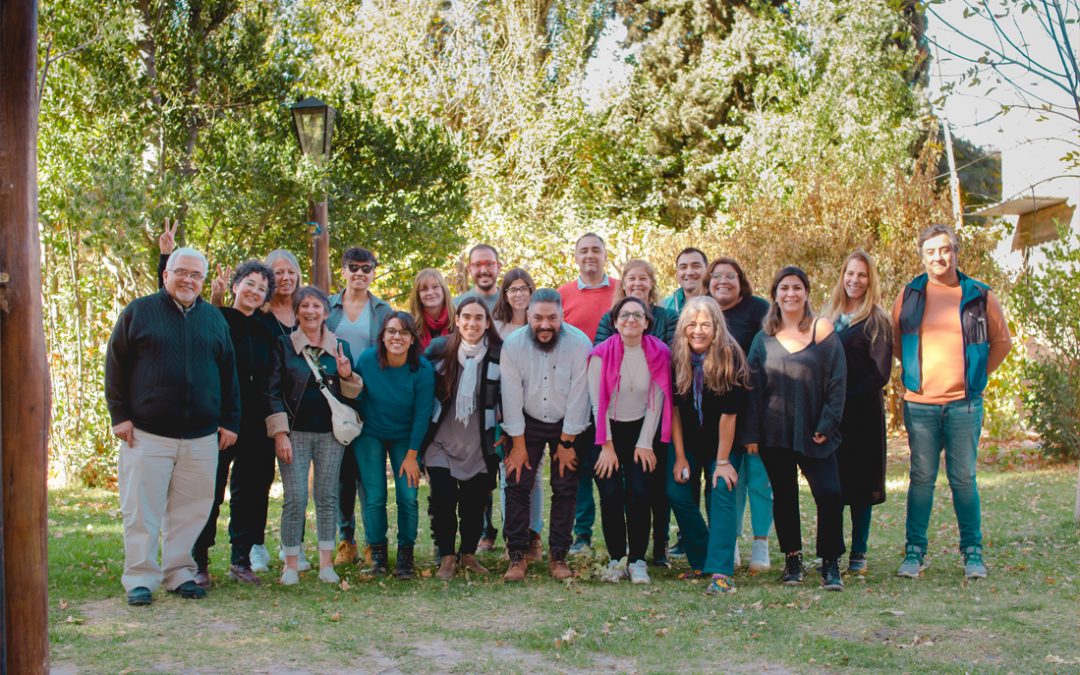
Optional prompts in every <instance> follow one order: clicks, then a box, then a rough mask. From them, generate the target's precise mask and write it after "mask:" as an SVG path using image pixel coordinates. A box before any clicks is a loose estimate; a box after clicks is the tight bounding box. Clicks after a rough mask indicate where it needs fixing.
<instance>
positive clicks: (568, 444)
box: [559, 438, 574, 450]
mask: <svg viewBox="0 0 1080 675" xmlns="http://www.w3.org/2000/svg"><path fill="white" fill-rule="evenodd" d="M559 447H560V448H566V449H567V450H569V449H571V448H573V447H574V442H573V441H571V440H569V439H566V438H560V439H559Z"/></svg>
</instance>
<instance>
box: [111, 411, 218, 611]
mask: <svg viewBox="0 0 1080 675" xmlns="http://www.w3.org/2000/svg"><path fill="white" fill-rule="evenodd" d="M217 462H218V447H217V434H211V435H210V436H203V437H202V438H194V439H191V438H188V439H179V438H166V437H164V436H157V435H155V434H151V433H147V432H145V431H142V430H140V429H136V430H135V445H134V447H132V446H129V445H128V444H127V443H122V444H121V445H120V464H119V474H120V476H119V482H120V512H121V513H122V514H123V516H124V574H123V576H122V577H121V578H120V580H121V582H122V583H123V584H124V589H126V590H129V591H130V590H131V589H133V588H137V587H139V586H145V587H146V588H149V589H150V590H151V591H152V590H154V589H156V588H157V587H158V586H160V585H161V584H162V583H164V584H165V588H167V589H169V590H175V589H176V587H177V586H179V585H180V584H182V583H184V582H185V581H191V580H193V579H194V578H195V572H196V571H197V570H196V568H195V559H194V558H192V556H191V548H192V546H194V545H195V540H196V539H197V538H198V536H199V533H200V532H202V529H203V527H204V526H205V525H206V520H207V518H208V517H209V516H210V508H211V507H212V506H213V504H214V478H215V475H216V472H217ZM159 536H160V538H161V565H160V566H159V565H158V562H157V561H158V538H159Z"/></svg>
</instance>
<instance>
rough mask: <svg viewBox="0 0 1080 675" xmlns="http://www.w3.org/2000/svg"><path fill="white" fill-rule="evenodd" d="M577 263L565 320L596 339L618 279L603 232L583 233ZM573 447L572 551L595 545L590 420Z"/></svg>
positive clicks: (565, 291)
mask: <svg viewBox="0 0 1080 675" xmlns="http://www.w3.org/2000/svg"><path fill="white" fill-rule="evenodd" d="M574 262H576V263H577V266H578V278H577V279H576V280H574V281H571V282H570V283H568V284H563V285H562V286H560V287H559V295H560V296H561V297H562V303H563V320H564V321H566V322H567V323H569V324H571V325H572V326H574V327H575V328H578V329H580V330H581V331H582V332H583V333H585V335H587V336H588V337H589V340H593V339H595V338H596V329H597V327H598V326H599V325H600V319H601V318H602V317H603V316H604V314H606V313H607V312H608V311H610V310H611V305H612V301H613V300H614V299H615V291H616V290H617V289H618V288H619V280H618V279H613V278H611V277H609V276H608V275H607V272H605V271H604V269H605V268H606V267H607V248H606V247H605V246H604V240H603V239H602V238H601V237H600V235H598V234H595V233H593V232H589V233H587V234H583V235H582V236H581V238H580V239H578V240H577V243H576V244H575V245H574ZM574 449H575V450H576V451H577V456H578V458H579V459H580V460H581V468H580V469H579V475H580V476H581V477H582V480H581V482H579V483H578V494H577V509H576V513H575V518H574V543H573V545H572V546H571V547H570V554H571V555H573V554H577V553H581V552H582V551H584V550H585V549H586V548H588V547H590V546H592V529H593V524H594V523H595V522H596V501H595V499H594V498H593V481H592V480H590V478H592V477H594V476H593V475H592V474H593V468H594V466H595V465H596V458H597V450H596V424H595V422H593V423H590V425H589V428H588V429H586V430H585V433H582V434H578V435H577V437H576V439H575V441H574Z"/></svg>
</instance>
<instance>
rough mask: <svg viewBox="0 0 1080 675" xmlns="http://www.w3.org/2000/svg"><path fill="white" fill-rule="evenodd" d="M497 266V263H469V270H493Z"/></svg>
mask: <svg viewBox="0 0 1080 675" xmlns="http://www.w3.org/2000/svg"><path fill="white" fill-rule="evenodd" d="M498 266H499V263H497V262H492V261H487V262H474V263H469V269H474V270H493V269H495V268H496V267H498Z"/></svg>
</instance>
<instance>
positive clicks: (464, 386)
mask: <svg viewBox="0 0 1080 675" xmlns="http://www.w3.org/2000/svg"><path fill="white" fill-rule="evenodd" d="M485 354H487V338H486V337H485V338H483V339H482V340H480V342H478V343H476V344H475V345H470V344H469V343H467V342H465V341H464V340H462V341H461V344H459V345H458V350H457V358H458V363H460V364H461V377H460V378H459V379H458V388H457V410H456V411H455V415H454V417H455V418H456V419H457V421H458V422H461V423H462V424H468V423H469V418H470V417H472V414H473V411H474V410H476V378H477V373H478V371H479V370H480V363H481V362H482V361H483V360H484V355H485Z"/></svg>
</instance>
